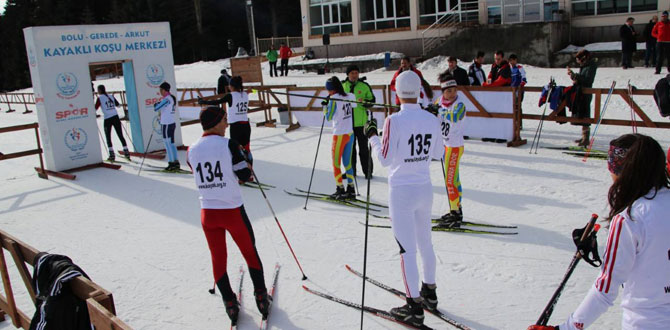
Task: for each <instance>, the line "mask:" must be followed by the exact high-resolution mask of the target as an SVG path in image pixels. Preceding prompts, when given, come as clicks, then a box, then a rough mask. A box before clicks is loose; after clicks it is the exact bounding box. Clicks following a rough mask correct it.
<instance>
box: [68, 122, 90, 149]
mask: <svg viewBox="0 0 670 330" xmlns="http://www.w3.org/2000/svg"><path fill="white" fill-rule="evenodd" d="M86 143H88V134H86V131H85V130H84V129H83V128H74V127H73V128H72V129H69V130H67V131H66V132H65V145H66V146H67V147H68V148H69V149H70V150H72V151H74V152H77V151H81V150H82V149H84V147H86Z"/></svg>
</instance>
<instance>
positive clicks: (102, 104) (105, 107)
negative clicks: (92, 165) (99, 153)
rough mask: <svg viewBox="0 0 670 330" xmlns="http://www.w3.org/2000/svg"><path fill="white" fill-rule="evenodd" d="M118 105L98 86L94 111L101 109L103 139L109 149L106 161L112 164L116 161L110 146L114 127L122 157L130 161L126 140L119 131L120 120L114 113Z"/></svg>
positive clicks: (117, 102)
mask: <svg viewBox="0 0 670 330" xmlns="http://www.w3.org/2000/svg"><path fill="white" fill-rule="evenodd" d="M119 105H120V104H119V101H117V100H116V98H115V97H114V96H113V95H109V94H107V91H106V90H105V85H98V99H97V100H95V109H96V110H97V109H98V108H102V114H103V116H104V119H105V120H104V122H103V126H104V129H105V139H107V148H108V149H109V157H108V158H107V160H109V161H112V162H113V161H114V160H115V159H116V157H115V155H114V147H113V146H112V127H114V130H115V131H116V136H118V137H119V140H120V141H121V145H122V146H123V155H124V156H125V157H126V158H127V159H130V152H129V151H128V146H127V145H126V139H124V138H123V132H122V130H121V120H120V119H119V114H118V113H117V112H116V107H118V106H119Z"/></svg>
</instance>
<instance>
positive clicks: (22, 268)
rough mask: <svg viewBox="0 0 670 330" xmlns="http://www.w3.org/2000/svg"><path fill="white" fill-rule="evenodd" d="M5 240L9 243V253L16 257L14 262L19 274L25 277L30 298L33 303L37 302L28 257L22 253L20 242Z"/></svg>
mask: <svg viewBox="0 0 670 330" xmlns="http://www.w3.org/2000/svg"><path fill="white" fill-rule="evenodd" d="M5 242H6V243H7V244H8V245H7V250H9V253H10V254H11V255H12V258H14V264H15V266H16V269H17V270H18V271H19V275H21V278H22V279H23V284H25V286H26V289H28V294H29V295H30V299H31V300H32V301H33V304H35V288H34V287H33V279H32V276H30V273H28V267H26V259H25V258H24V256H23V254H22V253H21V249H20V247H19V244H18V243H17V242H16V241H10V240H5Z"/></svg>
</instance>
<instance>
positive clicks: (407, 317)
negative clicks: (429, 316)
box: [391, 298, 424, 327]
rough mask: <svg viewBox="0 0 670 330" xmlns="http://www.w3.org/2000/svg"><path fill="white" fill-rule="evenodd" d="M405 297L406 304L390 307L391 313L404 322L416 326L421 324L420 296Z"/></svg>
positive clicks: (422, 317)
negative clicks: (415, 297)
mask: <svg viewBox="0 0 670 330" xmlns="http://www.w3.org/2000/svg"><path fill="white" fill-rule="evenodd" d="M417 299H418V300H415V299H414V298H407V304H405V305H404V306H401V307H396V308H391V314H393V315H395V316H397V317H399V318H400V319H401V320H403V321H404V322H407V323H409V324H411V325H414V326H416V327H421V326H422V325H423V319H424V316H423V307H422V306H421V304H422V303H421V300H422V299H421V298H417Z"/></svg>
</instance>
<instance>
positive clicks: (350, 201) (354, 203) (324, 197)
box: [284, 188, 388, 212]
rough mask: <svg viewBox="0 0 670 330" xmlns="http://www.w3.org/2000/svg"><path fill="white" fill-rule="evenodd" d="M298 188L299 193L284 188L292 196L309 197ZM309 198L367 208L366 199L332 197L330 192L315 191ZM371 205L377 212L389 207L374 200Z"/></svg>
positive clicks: (372, 209) (371, 209)
mask: <svg viewBox="0 0 670 330" xmlns="http://www.w3.org/2000/svg"><path fill="white" fill-rule="evenodd" d="M296 190H297V191H298V192H297V193H296V192H291V191H288V190H284V192H285V193H287V194H289V195H291V196H296V197H303V198H306V197H307V191H305V190H302V189H298V188H296ZM309 198H310V199H314V200H319V201H322V202H328V203H332V204H338V205H342V206H348V207H353V208H358V209H363V210H364V209H365V203H366V202H365V201H364V200H360V199H345V200H340V199H334V198H332V197H330V195H328V194H324V193H315V192H310V193H309ZM370 206H374V207H376V208H372V207H371V208H370V211H375V212H379V211H380V210H379V208H388V206H386V205H383V204H378V203H372V202H371V203H370Z"/></svg>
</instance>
